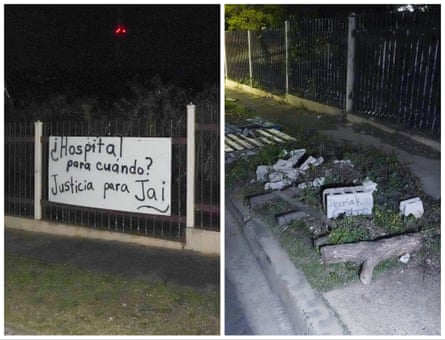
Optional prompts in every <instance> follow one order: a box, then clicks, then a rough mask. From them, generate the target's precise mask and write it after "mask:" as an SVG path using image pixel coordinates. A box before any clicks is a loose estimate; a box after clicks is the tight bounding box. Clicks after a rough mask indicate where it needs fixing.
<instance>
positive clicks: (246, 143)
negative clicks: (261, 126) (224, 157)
mask: <svg viewBox="0 0 445 340" xmlns="http://www.w3.org/2000/svg"><path fill="white" fill-rule="evenodd" d="M227 136H228V137H230V138H231V139H233V140H234V141H235V142H236V143H238V144H240V145H242V146H244V147H245V148H246V149H252V148H254V146H253V145H252V144H250V143H248V142H246V141H244V140H242V139H241V138H240V136H241V135H238V136H237V135H233V134H229V135H227Z"/></svg>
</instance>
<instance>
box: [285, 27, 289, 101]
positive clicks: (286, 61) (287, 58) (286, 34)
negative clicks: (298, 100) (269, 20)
mask: <svg viewBox="0 0 445 340" xmlns="http://www.w3.org/2000/svg"><path fill="white" fill-rule="evenodd" d="M284 43H285V49H286V60H285V63H286V92H285V93H286V96H288V95H289V21H288V20H286V21H285V22H284Z"/></svg>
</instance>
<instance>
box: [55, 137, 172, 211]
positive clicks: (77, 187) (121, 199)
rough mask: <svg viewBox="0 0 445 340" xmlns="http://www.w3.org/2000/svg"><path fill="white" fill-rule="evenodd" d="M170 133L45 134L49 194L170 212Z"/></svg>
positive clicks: (66, 200) (88, 203)
mask: <svg viewBox="0 0 445 340" xmlns="http://www.w3.org/2000/svg"><path fill="white" fill-rule="evenodd" d="M171 149H172V147H171V138H139V137H67V136H58V137H55V136H52V137H49V157H48V158H49V161H48V163H49V164H48V191H49V192H48V199H49V201H51V202H57V203H63V204H70V205H80V206H83V207H91V208H101V209H110V210H120V211H129V212H137V213H147V214H155V215H167V216H170V215H171V197H170V194H171Z"/></svg>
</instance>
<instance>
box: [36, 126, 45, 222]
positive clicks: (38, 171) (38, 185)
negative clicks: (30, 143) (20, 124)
mask: <svg viewBox="0 0 445 340" xmlns="http://www.w3.org/2000/svg"><path fill="white" fill-rule="evenodd" d="M42 131H43V123H42V122H41V121H37V122H35V123H34V219H36V220H40V219H42V205H41V202H42Z"/></svg>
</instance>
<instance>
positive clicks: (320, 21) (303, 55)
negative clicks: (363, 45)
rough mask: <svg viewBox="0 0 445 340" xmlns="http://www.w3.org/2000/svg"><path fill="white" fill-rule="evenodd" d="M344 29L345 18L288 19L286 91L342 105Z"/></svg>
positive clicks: (345, 33) (329, 103) (344, 84)
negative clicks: (287, 77) (297, 20)
mask: <svg viewBox="0 0 445 340" xmlns="http://www.w3.org/2000/svg"><path fill="white" fill-rule="evenodd" d="M347 33H348V27H347V22H346V20H337V19H332V18H317V19H303V20H301V21H299V22H290V23H289V35H288V39H289V94H292V95H295V96H298V97H303V98H306V99H310V100H313V101H316V102H321V103H324V104H328V105H332V106H334V107H338V108H343V107H344V105H345V97H346V53H347Z"/></svg>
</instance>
